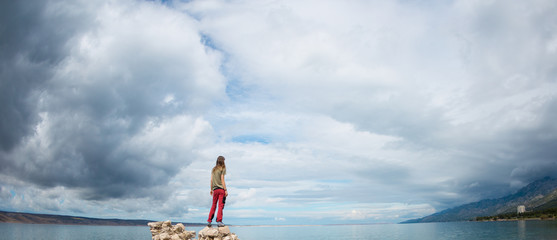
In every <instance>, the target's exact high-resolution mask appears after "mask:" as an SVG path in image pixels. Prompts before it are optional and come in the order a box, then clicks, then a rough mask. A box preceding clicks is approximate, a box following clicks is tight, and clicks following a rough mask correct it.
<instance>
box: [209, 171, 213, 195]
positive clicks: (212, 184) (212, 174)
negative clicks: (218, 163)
mask: <svg viewBox="0 0 557 240" xmlns="http://www.w3.org/2000/svg"><path fill="white" fill-rule="evenodd" d="M210 194H211V196H212V195H213V174H211V193H210Z"/></svg>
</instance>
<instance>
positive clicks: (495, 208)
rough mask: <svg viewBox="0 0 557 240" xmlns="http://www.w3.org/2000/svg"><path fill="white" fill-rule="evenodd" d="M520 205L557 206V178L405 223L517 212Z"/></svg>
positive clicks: (458, 219) (543, 207)
mask: <svg viewBox="0 0 557 240" xmlns="http://www.w3.org/2000/svg"><path fill="white" fill-rule="evenodd" d="M519 205H524V206H526V210H528V211H529V210H544V209H549V208H555V207H557V179H554V178H550V177H545V178H542V179H540V180H537V181H535V182H532V183H530V184H528V185H527V186H526V187H523V188H521V189H520V190H518V191H517V192H516V193H514V194H511V195H508V196H505V197H502V198H497V199H485V200H481V201H478V202H473V203H468V204H464V205H461V206H458V207H454V208H449V209H446V210H444V211H441V212H438V213H434V214H432V215H429V216H426V217H423V218H418V219H412V220H408V221H405V222H403V223H422V222H453V221H469V220H473V219H475V218H476V217H480V216H493V215H498V214H502V213H509V212H515V211H516V207H518V206H519Z"/></svg>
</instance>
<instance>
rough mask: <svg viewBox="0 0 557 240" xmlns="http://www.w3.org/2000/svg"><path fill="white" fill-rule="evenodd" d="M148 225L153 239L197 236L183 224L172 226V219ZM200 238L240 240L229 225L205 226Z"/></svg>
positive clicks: (170, 239)
mask: <svg viewBox="0 0 557 240" xmlns="http://www.w3.org/2000/svg"><path fill="white" fill-rule="evenodd" d="M147 225H149V227H150V228H151V235H152V236H153V240H192V239H194V238H195V231H186V228H185V227H184V225H183V224H181V223H178V224H176V225H175V226H172V223H171V222H170V221H164V222H150V223H148V224H147ZM199 240H240V239H239V238H238V236H236V234H235V233H231V232H230V229H229V228H228V226H224V227H218V228H210V227H205V228H203V229H202V230H201V231H199Z"/></svg>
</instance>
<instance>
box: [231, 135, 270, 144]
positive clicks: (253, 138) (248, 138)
mask: <svg viewBox="0 0 557 240" xmlns="http://www.w3.org/2000/svg"><path fill="white" fill-rule="evenodd" d="M232 142H238V143H255V142H256V143H262V144H269V143H270V141H269V139H268V138H266V137H264V136H258V135H240V136H236V137H233V138H232Z"/></svg>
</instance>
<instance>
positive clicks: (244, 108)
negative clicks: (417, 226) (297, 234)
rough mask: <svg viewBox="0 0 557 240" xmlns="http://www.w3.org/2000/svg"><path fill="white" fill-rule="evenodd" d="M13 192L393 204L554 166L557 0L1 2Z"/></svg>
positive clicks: (236, 212)
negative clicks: (219, 165) (213, 178)
mask: <svg viewBox="0 0 557 240" xmlns="http://www.w3.org/2000/svg"><path fill="white" fill-rule="evenodd" d="M0 4H1V6H0V210H4V211H18V212H32V213H47V214H62V215H77V216H86V217H98V218H123V219H150V220H167V219H169V220H172V221H183V222H199V223H202V222H205V221H206V219H207V215H208V211H209V208H210V204H211V196H210V194H209V190H210V183H209V181H210V171H211V169H212V167H213V166H214V165H215V162H216V159H217V157H218V156H219V155H222V156H224V157H225V158H226V167H227V175H226V183H227V187H228V190H229V197H228V199H227V204H226V207H225V209H224V222H225V223H228V224H253V225H260V224H341V223H342V224H357V223H396V222H401V221H405V220H408V219H413V218H418V217H423V216H426V215H429V214H432V213H435V212H437V211H441V210H444V209H446V208H450V207H454V206H458V205H461V204H464V203H469V202H473V201H478V200H481V199H485V198H498V197H502V196H504V195H506V194H510V193H513V192H514V191H516V190H518V189H520V188H521V187H523V186H525V185H526V184H528V183H530V182H532V181H534V180H537V179H539V178H542V177H544V176H553V177H556V176H557V121H555V119H557V15H556V14H555V12H557V2H556V1H552V0H534V1H502V0H501V1H497V0H488V1H485V0H481V1H480V0H472V1H470V0H454V1H436V0H433V1H420V0H399V1H375V0H372V1H369V0H361V1H360V0H350V1H334V0H319V1H317V0H295V1H288V0H284V1H276V0H192V1H179V0H173V1H141V0H119V1H111V0H99V1H86V0H77V1H76V0H50V1H2V3H0Z"/></svg>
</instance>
